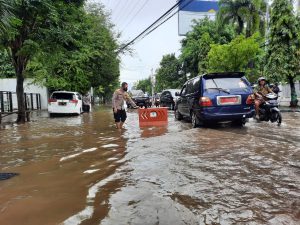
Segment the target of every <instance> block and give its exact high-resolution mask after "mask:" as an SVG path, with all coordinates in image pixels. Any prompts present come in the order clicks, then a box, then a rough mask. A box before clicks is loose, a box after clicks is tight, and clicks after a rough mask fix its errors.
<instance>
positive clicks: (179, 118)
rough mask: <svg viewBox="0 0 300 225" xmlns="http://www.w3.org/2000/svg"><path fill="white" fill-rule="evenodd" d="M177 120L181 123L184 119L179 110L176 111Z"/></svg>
mask: <svg viewBox="0 0 300 225" xmlns="http://www.w3.org/2000/svg"><path fill="white" fill-rule="evenodd" d="M175 119H176V120H179V121H180V120H182V119H183V116H182V115H181V114H180V112H178V109H177V110H176V109H175Z"/></svg>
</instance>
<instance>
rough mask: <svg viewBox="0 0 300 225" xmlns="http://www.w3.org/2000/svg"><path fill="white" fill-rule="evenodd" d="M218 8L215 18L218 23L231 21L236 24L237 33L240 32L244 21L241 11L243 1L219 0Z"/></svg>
mask: <svg viewBox="0 0 300 225" xmlns="http://www.w3.org/2000/svg"><path fill="white" fill-rule="evenodd" d="M219 5H220V9H219V12H218V16H217V19H218V21H219V22H220V24H221V25H222V24H225V23H232V24H236V25H237V33H238V34H241V33H242V32H243V30H244V26H245V21H244V18H243V13H242V12H241V9H242V7H244V5H245V4H244V3H243V1H242V0H220V1H219Z"/></svg>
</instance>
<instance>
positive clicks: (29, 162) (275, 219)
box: [0, 108, 300, 225]
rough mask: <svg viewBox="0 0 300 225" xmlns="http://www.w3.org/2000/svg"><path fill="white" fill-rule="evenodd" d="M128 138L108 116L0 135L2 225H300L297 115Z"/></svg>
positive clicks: (39, 119)
mask: <svg viewBox="0 0 300 225" xmlns="http://www.w3.org/2000/svg"><path fill="white" fill-rule="evenodd" d="M125 128H126V129H125V130H124V131H123V132H119V131H117V130H116V129H115V128H114V123H113V118H112V115H111V110H110V109H108V108H100V109H96V110H95V112H93V113H90V114H83V115H81V116H79V117H58V118H48V115H47V113H41V114H40V115H37V116H35V118H34V120H33V121H32V122H30V123H27V124H25V125H5V126H2V127H1V128H0V134H1V136H0V173H4V172H11V173H18V174H19V175H18V176H15V177H13V178H11V179H9V180H4V181H0V224H5V225H18V224H22V225H23V224H24V225H25V224H26V225H27V224H28V225H41V224H43V225H44V224H66V225H68V224H70V225H71V224H83V225H89V224H104V225H106V224H107V225H111V224H113V225H115V224H116V225H122V224H124V225H125V224H132V225H133V224H137V225H139V224H141V225H144V224H149V225H152V224H162V225H164V224H167V225H168V224H170V225H177V224H222V225H223V224H299V223H300V113H297V112H295V113H284V114H283V124H282V125H281V126H280V127H278V126H277V125H276V124H271V123H256V122H254V121H253V120H251V121H250V123H248V124H246V126H245V127H242V128H240V127H232V126H230V125H222V126H218V127H210V128H199V129H192V128H191V125H190V124H189V123H188V122H179V121H175V120H174V116H173V114H170V115H169V125H168V126H167V127H158V128H139V126H138V115H137V113H136V112H135V111H133V112H129V113H128V120H127V123H126V125H125Z"/></svg>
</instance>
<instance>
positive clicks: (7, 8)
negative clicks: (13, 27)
mask: <svg viewBox="0 0 300 225" xmlns="http://www.w3.org/2000/svg"><path fill="white" fill-rule="evenodd" d="M12 10H13V1H12V0H0V33H1V34H3V33H5V32H6V30H7V29H8V27H9V26H10V17H11V16H12Z"/></svg>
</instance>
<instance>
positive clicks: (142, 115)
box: [139, 108, 168, 126]
mask: <svg viewBox="0 0 300 225" xmlns="http://www.w3.org/2000/svg"><path fill="white" fill-rule="evenodd" d="M139 123H140V126H161V125H167V124H168V108H148V109H139Z"/></svg>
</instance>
